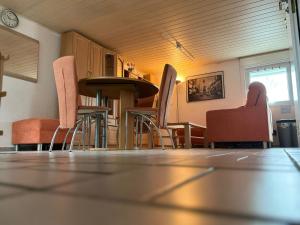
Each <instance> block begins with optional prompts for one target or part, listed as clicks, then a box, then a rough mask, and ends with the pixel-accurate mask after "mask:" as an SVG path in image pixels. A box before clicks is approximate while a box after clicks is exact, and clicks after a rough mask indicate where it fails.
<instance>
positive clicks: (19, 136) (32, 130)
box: [12, 118, 71, 151]
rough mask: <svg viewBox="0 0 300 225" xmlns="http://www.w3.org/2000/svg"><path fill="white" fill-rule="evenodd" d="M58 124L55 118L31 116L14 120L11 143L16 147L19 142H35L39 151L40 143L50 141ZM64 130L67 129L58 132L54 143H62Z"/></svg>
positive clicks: (68, 141) (68, 140) (40, 148)
mask: <svg viewBox="0 0 300 225" xmlns="http://www.w3.org/2000/svg"><path fill="white" fill-rule="evenodd" d="M58 125H59V121H58V120H57V119H41V118H31V119H25V120H20V121H16V122H14V123H13V124H12V143H13V144H14V145H16V149H18V145H21V144H22V145H24V144H37V149H38V150H39V151H41V150H42V147H43V146H42V144H49V143H50V142H51V139H52V136H53V133H54V131H55V130H56V128H57V127H58ZM66 132H67V130H62V131H60V132H59V134H58V135H57V137H56V139H55V143H56V144H61V143H63V141H64V138H65V135H66ZM70 136H71V135H70ZM67 143H70V137H68V139H67Z"/></svg>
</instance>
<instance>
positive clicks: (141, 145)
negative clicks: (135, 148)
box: [140, 117, 144, 149]
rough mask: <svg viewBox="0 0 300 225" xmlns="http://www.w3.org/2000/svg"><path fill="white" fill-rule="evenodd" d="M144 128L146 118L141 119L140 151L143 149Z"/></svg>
mask: <svg viewBox="0 0 300 225" xmlns="http://www.w3.org/2000/svg"><path fill="white" fill-rule="evenodd" d="M143 128H144V118H143V117H142V118H141V123H140V149H142V148H143Z"/></svg>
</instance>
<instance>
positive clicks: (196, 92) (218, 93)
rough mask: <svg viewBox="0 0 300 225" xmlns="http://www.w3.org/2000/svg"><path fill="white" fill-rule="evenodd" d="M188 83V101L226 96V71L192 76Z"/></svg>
mask: <svg viewBox="0 0 300 225" xmlns="http://www.w3.org/2000/svg"><path fill="white" fill-rule="evenodd" d="M186 85H187V87H186V90H187V93H186V95H187V102H195V101H205V100H213V99H222V98H225V90H224V71H218V72H213V73H207V74H200V75H196V76H191V77H189V78H188V81H187V84H186Z"/></svg>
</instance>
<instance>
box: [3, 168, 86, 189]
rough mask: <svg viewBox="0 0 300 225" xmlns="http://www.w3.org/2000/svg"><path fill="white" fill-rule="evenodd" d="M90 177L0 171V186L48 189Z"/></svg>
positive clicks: (55, 173) (62, 173)
mask: <svg viewBox="0 0 300 225" xmlns="http://www.w3.org/2000/svg"><path fill="white" fill-rule="evenodd" d="M90 177H92V176H91V175H87V174H79V173H68V172H55V171H35V170H30V169H7V170H0V184H5V185H15V186H19V187H20V188H22V187H24V188H33V189H34V188H36V189H39V188H50V187H52V186H56V185H62V184H65V183H70V182H76V181H80V180H85V179H88V178H90Z"/></svg>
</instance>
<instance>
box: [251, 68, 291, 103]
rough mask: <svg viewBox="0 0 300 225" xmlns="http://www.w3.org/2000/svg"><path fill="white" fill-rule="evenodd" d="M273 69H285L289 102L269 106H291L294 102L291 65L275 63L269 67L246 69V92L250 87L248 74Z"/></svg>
mask: <svg viewBox="0 0 300 225" xmlns="http://www.w3.org/2000/svg"><path fill="white" fill-rule="evenodd" d="M274 67H285V68H286V69H287V82H288V94H289V100H288V101H277V102H269V105H271V106H274V105H275V106H276V105H291V104H293V102H294V96H293V84H292V74H291V63H290V62H286V63H277V64H271V65H265V66H257V67H252V68H248V69H246V91H247V87H249V85H250V72H255V71H257V70H262V69H272V68H274Z"/></svg>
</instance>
